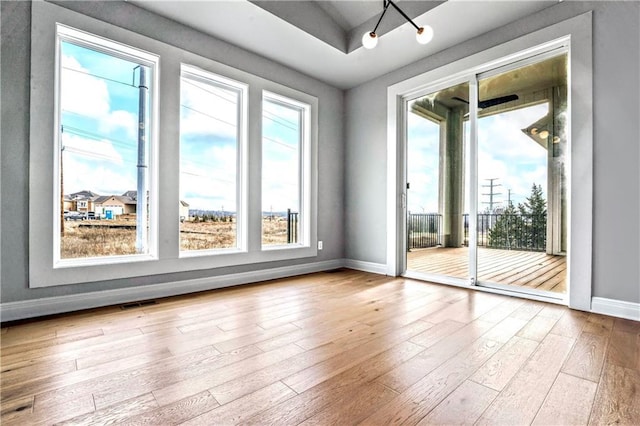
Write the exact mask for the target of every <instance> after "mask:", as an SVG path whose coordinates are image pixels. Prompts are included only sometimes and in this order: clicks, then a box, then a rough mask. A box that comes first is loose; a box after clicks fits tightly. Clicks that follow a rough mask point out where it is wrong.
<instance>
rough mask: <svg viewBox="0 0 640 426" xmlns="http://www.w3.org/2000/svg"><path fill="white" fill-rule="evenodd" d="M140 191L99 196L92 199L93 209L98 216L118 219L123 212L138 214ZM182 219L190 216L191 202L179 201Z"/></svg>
mask: <svg viewBox="0 0 640 426" xmlns="http://www.w3.org/2000/svg"><path fill="white" fill-rule="evenodd" d="M137 200H138V193H137V191H127V192H125V193H124V194H122V195H103V196H97V197H96V198H95V199H93V200H92V206H93V209H94V210H92V211H94V212H95V214H96V216H99V217H101V218H105V219H116V218H117V216H120V215H123V214H136V209H137V202H138V201H137ZM179 209H180V210H179V211H180V219H181V220H182V218H185V219H187V218H188V217H189V204H188V203H187V202H185V201H180V202H179Z"/></svg>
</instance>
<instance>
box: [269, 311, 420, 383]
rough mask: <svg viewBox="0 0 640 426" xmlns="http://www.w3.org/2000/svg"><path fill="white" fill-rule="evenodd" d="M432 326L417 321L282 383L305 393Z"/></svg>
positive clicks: (288, 378) (296, 374)
mask: <svg viewBox="0 0 640 426" xmlns="http://www.w3.org/2000/svg"><path fill="white" fill-rule="evenodd" d="M431 326H432V324H429V323H427V322H424V321H416V322H415V323H412V324H409V325H408V326H406V327H402V328H400V329H398V330H396V332H395V333H393V334H392V335H388V336H383V337H380V338H378V339H374V340H371V341H369V342H367V343H365V344H363V345H361V346H357V347H355V348H353V349H349V350H347V351H345V352H343V353H341V354H339V355H337V356H335V357H332V358H329V359H328V360H326V361H322V362H320V363H318V364H315V365H313V366H311V367H309V368H307V369H305V370H303V371H300V372H298V373H295V374H293V375H291V376H289V377H287V378H285V379H283V380H282V381H283V383H285V384H286V385H288V386H289V387H291V388H292V389H293V390H295V391H296V392H298V393H300V392H304V391H305V390H307V389H309V388H311V387H313V386H315V385H317V384H319V383H322V382H323V381H325V380H327V379H329V378H331V377H333V376H336V375H337V374H339V373H341V372H343V371H345V370H348V369H349V368H351V367H353V366H354V365H357V364H359V363H361V362H363V361H365V360H367V359H369V358H371V357H373V356H375V355H377V354H379V353H381V352H384V351H386V350H387V349H389V348H390V347H392V346H393V345H394V344H398V343H400V342H401V341H403V340H405V339H408V338H410V337H413V336H414V335H416V334H419V333H420V332H422V331H424V330H425V329H427V328H430V327H431Z"/></svg>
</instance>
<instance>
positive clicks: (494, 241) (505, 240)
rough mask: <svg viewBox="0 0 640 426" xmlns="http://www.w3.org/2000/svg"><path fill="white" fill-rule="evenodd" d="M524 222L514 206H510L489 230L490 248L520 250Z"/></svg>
mask: <svg viewBox="0 0 640 426" xmlns="http://www.w3.org/2000/svg"><path fill="white" fill-rule="evenodd" d="M522 228H523V221H522V217H520V216H519V215H518V212H517V211H516V209H515V207H513V204H510V205H509V207H507V208H506V209H505V211H504V213H502V214H501V215H500V216H499V217H498V220H496V223H494V224H493V226H492V227H491V229H489V241H488V245H489V247H494V248H506V249H511V248H518V246H519V245H520V242H519V240H520V239H521V237H522V235H521V234H522Z"/></svg>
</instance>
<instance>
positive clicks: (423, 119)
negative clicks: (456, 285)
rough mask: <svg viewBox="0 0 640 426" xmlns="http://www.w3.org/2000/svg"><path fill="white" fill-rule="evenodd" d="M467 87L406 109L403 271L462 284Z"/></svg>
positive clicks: (465, 256) (452, 89) (465, 250)
mask: <svg viewBox="0 0 640 426" xmlns="http://www.w3.org/2000/svg"><path fill="white" fill-rule="evenodd" d="M468 96H469V85H468V84H467V83H464V84H460V85H457V86H453V87H449V88H447V89H443V90H440V91H438V92H435V93H431V94H428V95H426V96H424V97H421V98H418V99H415V100H412V101H410V102H408V104H407V108H408V110H407V114H406V116H407V182H408V186H409V187H408V190H407V210H408V211H407V250H408V254H407V269H408V270H410V271H415V272H421V273H428V274H439V275H446V276H450V277H455V278H462V279H466V278H468V276H469V251H468V242H467V238H466V235H465V231H466V229H467V224H468V212H467V209H466V204H465V202H466V200H467V199H468V198H467V197H468V193H469V190H468V188H469V187H468V179H467V175H468V161H467V158H468V153H467V148H466V145H468V142H467V141H468V134H467V132H466V131H465V126H464V123H465V122H466V121H467V120H468V113H469V105H468V102H467V99H468Z"/></svg>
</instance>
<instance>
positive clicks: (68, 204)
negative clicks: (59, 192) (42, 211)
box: [62, 195, 76, 212]
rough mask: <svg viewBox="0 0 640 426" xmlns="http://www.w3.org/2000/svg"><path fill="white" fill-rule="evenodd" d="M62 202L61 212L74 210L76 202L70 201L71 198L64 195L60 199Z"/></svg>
mask: <svg viewBox="0 0 640 426" xmlns="http://www.w3.org/2000/svg"><path fill="white" fill-rule="evenodd" d="M62 202H63V204H64V205H63V207H62V208H63V210H64V211H67V212H68V211H73V210H75V209H76V202H75V201H74V200H72V199H71V196H69V195H65V196H64V197H63V199H62Z"/></svg>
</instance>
